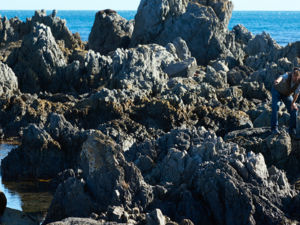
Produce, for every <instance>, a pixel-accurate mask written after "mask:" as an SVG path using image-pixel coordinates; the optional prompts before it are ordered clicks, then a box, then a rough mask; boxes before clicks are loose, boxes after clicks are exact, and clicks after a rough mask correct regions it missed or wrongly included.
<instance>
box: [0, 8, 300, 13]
mask: <svg viewBox="0 0 300 225" xmlns="http://www.w3.org/2000/svg"><path fill="white" fill-rule="evenodd" d="M105 9H109V8H105ZM105 9H104V8H103V9H56V8H53V9H0V11H37V10H45V11H53V10H60V11H100V10H105ZM112 10H115V11H137V9H112ZM233 12H300V10H285V9H284V10H268V9H253V10H252V9H251V10H249V9H237V10H233Z"/></svg>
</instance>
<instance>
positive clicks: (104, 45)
mask: <svg viewBox="0 0 300 225" xmlns="http://www.w3.org/2000/svg"><path fill="white" fill-rule="evenodd" d="M133 25H134V21H133V20H130V21H128V20H126V19H124V18H123V17H121V16H120V15H119V14H117V12H116V11H114V10H111V9H105V10H101V11H99V12H98V13H97V14H96V16H95V21H94V25H93V27H92V30H91V33H90V35H89V42H88V46H89V49H92V50H94V51H96V52H100V53H101V54H108V53H109V52H111V51H114V50H116V49H117V48H127V47H128V45H129V43H130V40H131V35H132V32H133Z"/></svg>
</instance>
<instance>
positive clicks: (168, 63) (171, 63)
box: [111, 44, 196, 93]
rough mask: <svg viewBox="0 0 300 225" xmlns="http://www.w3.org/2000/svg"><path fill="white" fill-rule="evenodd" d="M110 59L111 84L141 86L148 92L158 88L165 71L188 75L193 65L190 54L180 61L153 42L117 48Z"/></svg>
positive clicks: (162, 83)
mask: <svg viewBox="0 0 300 225" xmlns="http://www.w3.org/2000/svg"><path fill="white" fill-rule="evenodd" d="M169 49H170V48H169ZM179 51H180V50H179ZM112 60H113V63H112V80H111V83H112V86H113V87H114V88H121V89H134V90H135V89H142V90H145V91H147V92H150V93H151V92H154V93H159V92H161V91H162V90H161V89H162V87H163V85H164V84H165V83H166V82H167V80H168V73H170V74H169V75H170V76H188V75H190V74H192V73H193V71H194V68H195V66H196V63H195V60H194V58H192V57H189V58H187V59H186V60H185V61H182V60H180V59H179V58H178V56H177V54H175V53H174V52H169V51H168V50H167V49H166V48H164V47H162V46H159V45H156V44H151V45H142V46H139V47H137V48H134V49H129V50H122V49H117V50H116V51H115V53H114V55H113V57H112Z"/></svg>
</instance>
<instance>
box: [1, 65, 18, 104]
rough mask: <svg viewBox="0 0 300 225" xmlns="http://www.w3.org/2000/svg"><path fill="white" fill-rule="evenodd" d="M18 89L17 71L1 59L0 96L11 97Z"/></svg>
mask: <svg viewBox="0 0 300 225" xmlns="http://www.w3.org/2000/svg"><path fill="white" fill-rule="evenodd" d="M18 91H19V89H18V79H17V77H16V75H15V73H14V72H13V71H12V69H11V68H9V66H7V65H6V64H3V63H2V62H1V61H0V96H1V97H6V98H9V97H11V96H12V95H14V94H16V93H18Z"/></svg>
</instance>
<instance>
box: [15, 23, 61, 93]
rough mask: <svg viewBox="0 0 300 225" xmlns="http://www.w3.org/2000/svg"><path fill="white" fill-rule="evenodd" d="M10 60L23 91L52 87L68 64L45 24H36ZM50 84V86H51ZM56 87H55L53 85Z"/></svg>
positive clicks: (31, 91) (32, 91)
mask: <svg viewBox="0 0 300 225" xmlns="http://www.w3.org/2000/svg"><path fill="white" fill-rule="evenodd" d="M14 54H15V58H14V59H12V60H11V61H10V65H11V67H12V68H13V69H14V71H15V73H16V75H17V77H18V80H19V85H20V90H21V91H22V92H29V93H36V92H39V91H43V90H48V89H51V83H53V79H54V77H55V76H57V75H58V72H59V70H60V69H61V68H62V67H64V66H66V61H65V58H64V55H63V53H62V51H61V49H60V48H59V47H58V45H57V43H56V42H55V39H54V37H53V35H52V33H51V29H50V28H49V27H47V26H45V25H43V24H36V25H35V26H34V27H33V30H32V32H31V33H30V34H28V35H26V36H25V37H24V39H23V43H22V46H21V48H20V49H19V50H17V51H16V52H15V53H14ZM49 86H50V87H49ZM53 88H54V87H53Z"/></svg>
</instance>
